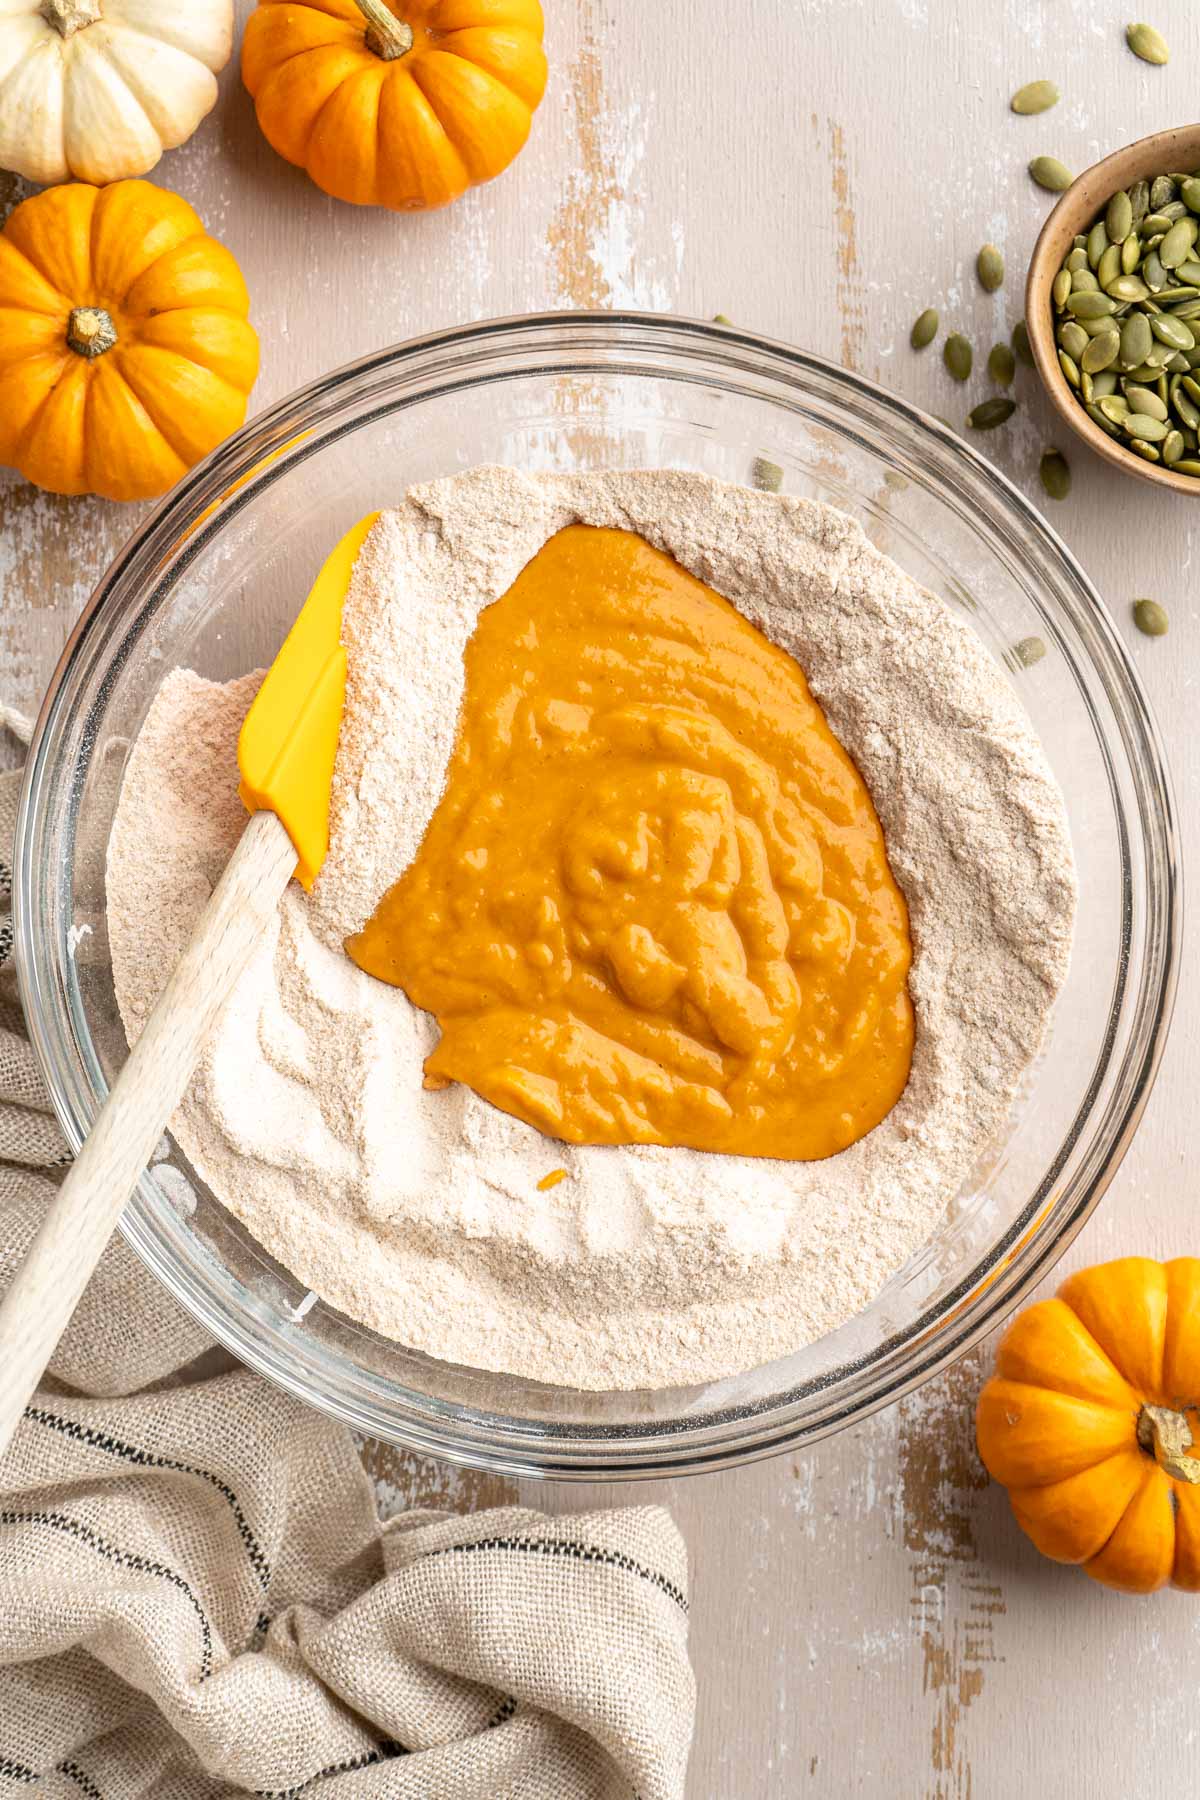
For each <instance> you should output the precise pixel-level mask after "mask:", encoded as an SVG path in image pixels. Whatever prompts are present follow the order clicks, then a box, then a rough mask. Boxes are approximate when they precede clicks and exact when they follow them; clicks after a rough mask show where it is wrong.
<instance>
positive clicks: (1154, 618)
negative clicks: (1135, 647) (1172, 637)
mask: <svg viewBox="0 0 1200 1800" xmlns="http://www.w3.org/2000/svg"><path fill="white" fill-rule="evenodd" d="M1133 622H1134V624H1135V625H1136V626H1137V628H1138V630H1139V631H1140V632H1143V633H1144V634H1145V636H1146V637H1166V635H1167V632H1168V630H1169V629H1170V624H1171V621H1170V619H1169V618H1168V617H1167V609H1166V607H1165V606H1160V605H1159V603H1158V601H1157V600H1135V601H1134V603H1133Z"/></svg>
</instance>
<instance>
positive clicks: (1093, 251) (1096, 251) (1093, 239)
mask: <svg viewBox="0 0 1200 1800" xmlns="http://www.w3.org/2000/svg"><path fill="white" fill-rule="evenodd" d="M1107 249H1108V227H1107V226H1106V225H1105V223H1104V220H1103V219H1097V220H1096V223H1095V224H1094V225H1093V226H1092V229H1091V230H1090V231H1089V232H1088V235H1087V259H1088V268H1089V269H1094V268H1096V267H1098V265H1099V262H1100V258H1101V257H1102V256H1103V255H1104V252H1105V251H1106V250H1107Z"/></svg>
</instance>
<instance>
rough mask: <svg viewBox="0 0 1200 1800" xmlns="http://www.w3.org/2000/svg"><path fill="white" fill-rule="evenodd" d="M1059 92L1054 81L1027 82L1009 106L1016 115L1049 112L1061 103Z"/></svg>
mask: <svg viewBox="0 0 1200 1800" xmlns="http://www.w3.org/2000/svg"><path fill="white" fill-rule="evenodd" d="M1059 98H1060V96H1059V92H1058V89H1057V88H1056V87H1055V85H1054V83H1053V82H1052V81H1027V82H1026V83H1025V86H1024V87H1019V88H1018V89H1017V91H1016V93H1015V94H1014V95H1013V97H1012V99H1011V100H1010V101H1009V103H1008V104H1009V105H1010V106H1011V107H1012V109H1013V111H1014V112H1015V113H1043V112H1049V110H1050V108H1051V107H1052V106H1057V105H1058V102H1059Z"/></svg>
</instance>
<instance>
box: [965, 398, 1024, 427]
mask: <svg viewBox="0 0 1200 1800" xmlns="http://www.w3.org/2000/svg"><path fill="white" fill-rule="evenodd" d="M1016 410H1017V403H1016V401H1015V400H1010V399H1009V398H1008V396H1007V394H994V395H993V396H992V398H991V399H990V400H981V401H980V402H979V405H978V406H973V407H972V408H971V410H970V412H969V413H968V414H967V424H968V425H969V426H970V427H971V430H972V431H994V430H995V428H996V426H997V425H1003V424H1005V423H1006V422H1007V421H1008V420H1009V419H1011V418H1012V416H1013V414H1014V413H1015V412H1016Z"/></svg>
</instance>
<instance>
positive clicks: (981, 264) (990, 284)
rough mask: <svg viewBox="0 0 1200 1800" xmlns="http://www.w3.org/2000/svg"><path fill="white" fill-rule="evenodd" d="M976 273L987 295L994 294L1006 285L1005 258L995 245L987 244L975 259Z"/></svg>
mask: <svg viewBox="0 0 1200 1800" xmlns="http://www.w3.org/2000/svg"><path fill="white" fill-rule="evenodd" d="M975 273H976V274H977V275H978V277H979V285H980V287H981V288H982V289H983V291H984V293H986V294H994V293H995V292H996V289H997V288H999V287H1003V285H1004V257H1003V256H1002V255H1001V253H1000V251H999V250H997V248H996V246H995V244H985V245H984V246H983V248H982V249H981V250H980V252H979V255H978V256H977V257H976V258H975Z"/></svg>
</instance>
